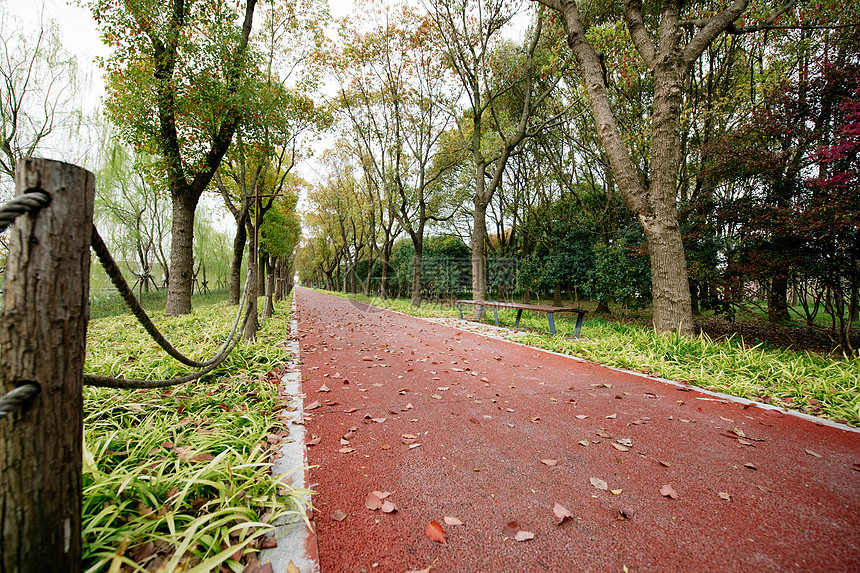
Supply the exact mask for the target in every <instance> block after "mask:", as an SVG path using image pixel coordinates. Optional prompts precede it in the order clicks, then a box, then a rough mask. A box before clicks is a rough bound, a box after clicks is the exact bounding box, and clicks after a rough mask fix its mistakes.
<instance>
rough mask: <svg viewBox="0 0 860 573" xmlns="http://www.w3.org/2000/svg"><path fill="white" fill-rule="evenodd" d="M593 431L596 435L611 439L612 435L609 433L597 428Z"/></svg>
mask: <svg viewBox="0 0 860 573" xmlns="http://www.w3.org/2000/svg"><path fill="white" fill-rule="evenodd" d="M594 433H595V434H597V435H598V436H600V437H601V438H606V439H607V440H611V439H612V436H611V435H610V434H607V433H606V432H604V431H602V430H598V431H597V432H594Z"/></svg>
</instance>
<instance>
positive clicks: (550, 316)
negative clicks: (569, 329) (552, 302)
mask: <svg viewBox="0 0 860 573" xmlns="http://www.w3.org/2000/svg"><path fill="white" fill-rule="evenodd" d="M546 316H547V318H548V319H549V333H550V334H551V335H552V336H555V317H554V316H553V313H551V312H548V313H546Z"/></svg>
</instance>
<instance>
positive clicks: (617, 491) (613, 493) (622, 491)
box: [609, 489, 624, 495]
mask: <svg viewBox="0 0 860 573" xmlns="http://www.w3.org/2000/svg"><path fill="white" fill-rule="evenodd" d="M609 493H611V494H612V495H621V494H622V493H624V490H623V489H611V490H609Z"/></svg>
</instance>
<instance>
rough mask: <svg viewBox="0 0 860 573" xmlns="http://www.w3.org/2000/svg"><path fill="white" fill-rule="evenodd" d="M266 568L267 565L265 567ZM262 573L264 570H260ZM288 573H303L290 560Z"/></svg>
mask: <svg viewBox="0 0 860 573" xmlns="http://www.w3.org/2000/svg"><path fill="white" fill-rule="evenodd" d="M266 565H271V564H270V563H266ZM264 567H265V565H264ZM260 573H263V569H262V568H261V569H260ZM287 573H302V572H301V570H299V568H298V567H296V565H295V564H294V563H293V560H292V559H290V563H289V564H288V565H287Z"/></svg>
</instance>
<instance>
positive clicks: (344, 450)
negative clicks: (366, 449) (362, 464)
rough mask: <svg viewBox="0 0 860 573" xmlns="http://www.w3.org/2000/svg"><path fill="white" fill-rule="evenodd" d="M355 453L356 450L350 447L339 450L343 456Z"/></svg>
mask: <svg viewBox="0 0 860 573" xmlns="http://www.w3.org/2000/svg"><path fill="white" fill-rule="evenodd" d="M354 451H355V448H349V447H346V448H341V449H339V450H338V452H340V453H341V454H351V453H352V452H354Z"/></svg>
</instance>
